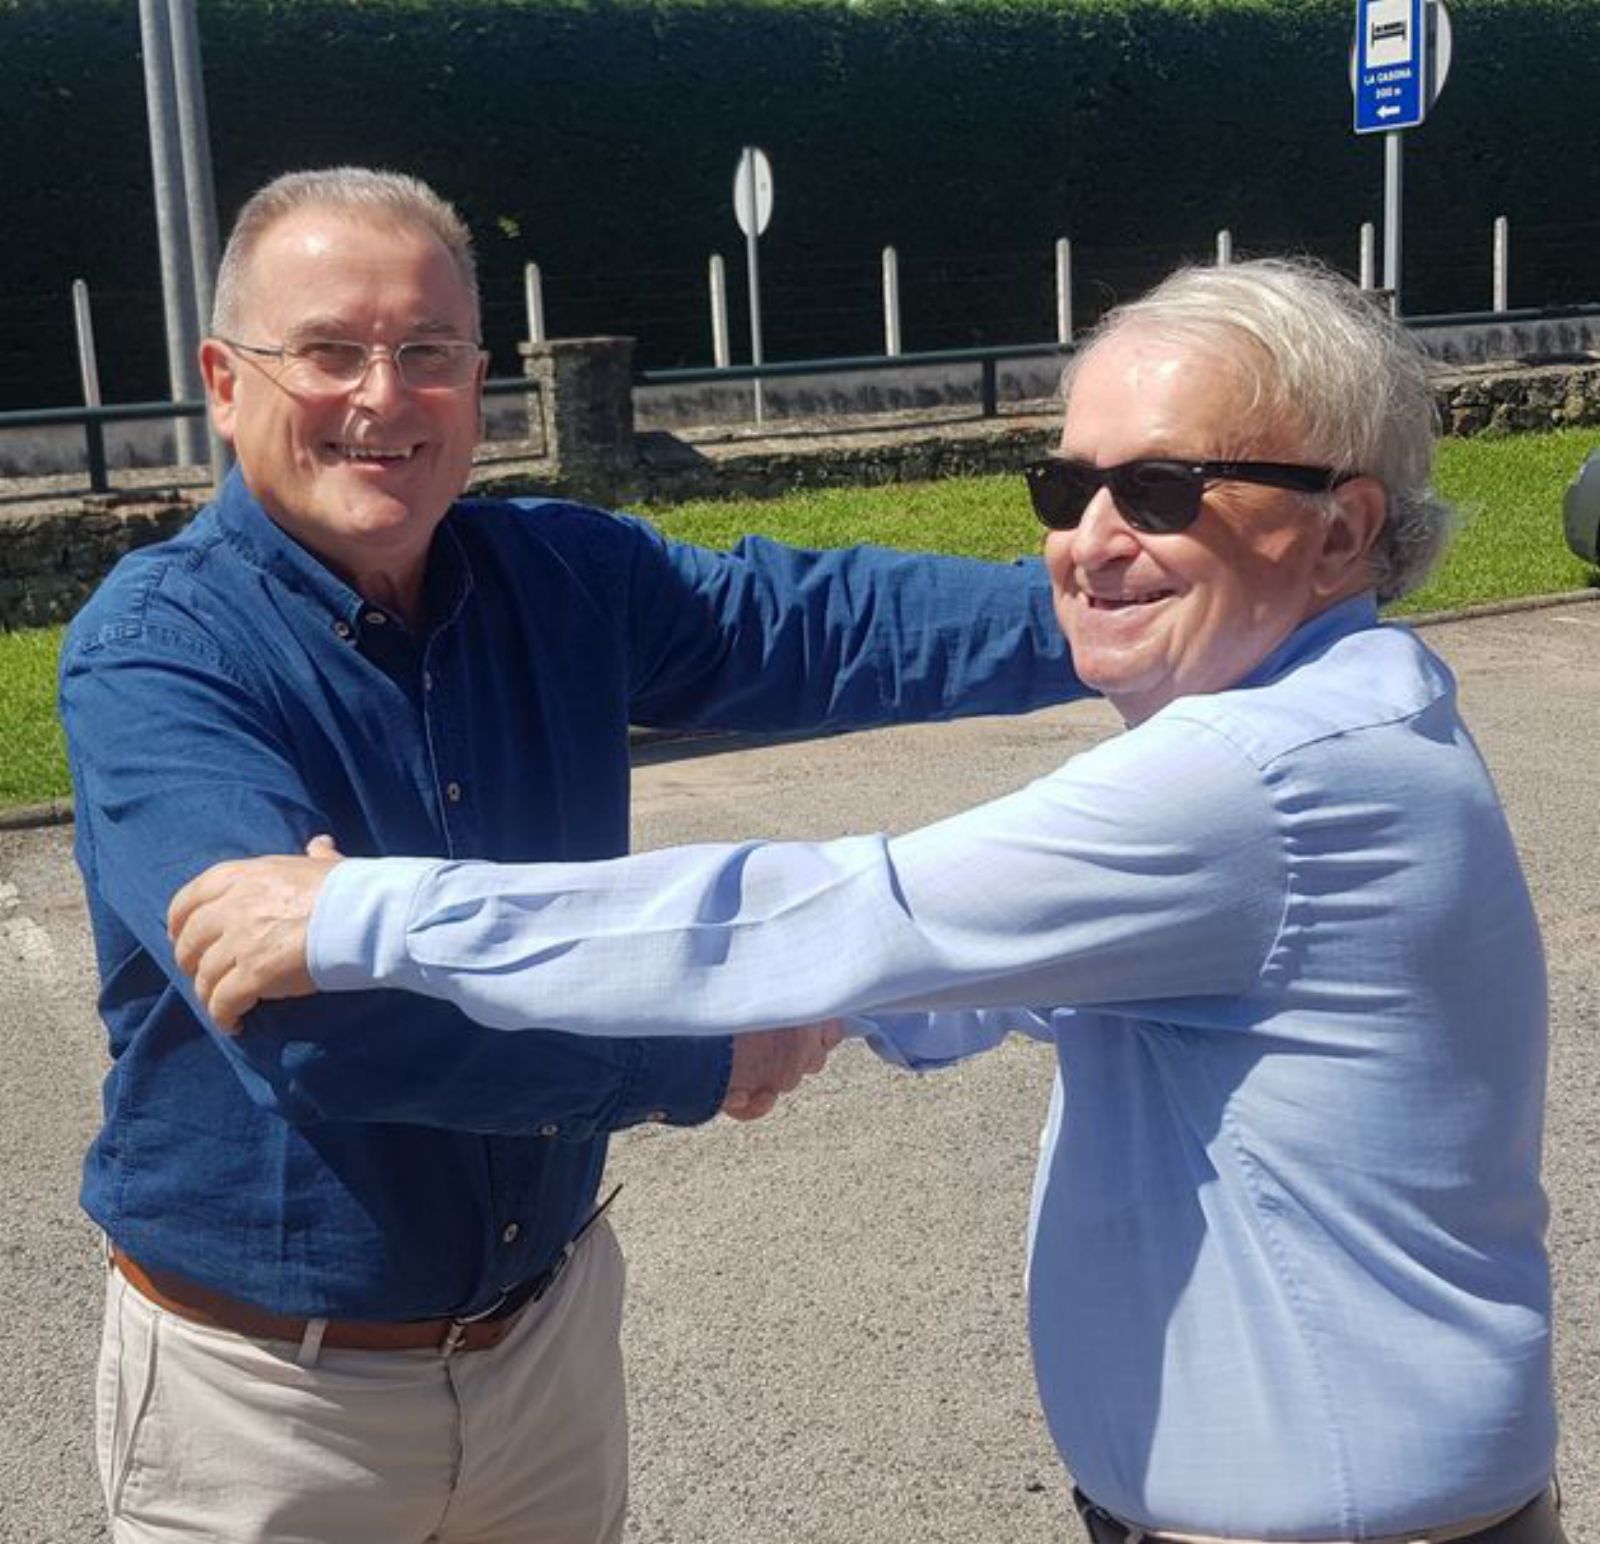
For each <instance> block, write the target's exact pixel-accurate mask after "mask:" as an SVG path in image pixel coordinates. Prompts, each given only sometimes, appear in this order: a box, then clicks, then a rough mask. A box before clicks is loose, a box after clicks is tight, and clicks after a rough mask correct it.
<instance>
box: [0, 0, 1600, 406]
mask: <svg viewBox="0 0 1600 1544" xmlns="http://www.w3.org/2000/svg"><path fill="white" fill-rule="evenodd" d="M199 9H200V23H201V31H202V38H203V46H204V50H205V63H206V75H207V82H208V93H209V105H210V113H211V123H212V131H213V142H214V147H215V148H214V154H215V160H216V172H217V182H218V196H219V202H220V205H221V212H222V216H223V219H224V222H226V221H227V219H228V218H229V217H230V216H231V215H232V213H233V211H234V210H235V209H237V207H238V205H239V203H240V202H241V200H242V199H243V198H244V196H245V195H246V194H247V193H248V192H249V191H250V189H252V188H253V187H254V186H256V185H257V184H259V183H260V182H261V181H263V180H264V179H266V178H267V177H269V176H271V175H273V174H274V173H276V172H278V171H281V170H283V169H285V168H288V167H292V166H301V165H312V164H325V163H329V162H333V161H366V162H372V163H376V164H382V165H390V166H398V167H403V168H405V169H408V170H413V171H416V172H418V173H419V174H420V175H422V176H424V177H426V178H427V179H429V180H430V181H432V182H433V183H434V184H435V185H436V186H438V187H439V188H440V190H441V191H443V192H444V193H446V194H447V195H448V196H450V197H452V198H453V199H454V200H455V201H456V202H457V203H458V204H459V205H460V206H461V207H462V209H463V211H464V212H465V213H466V215H467V216H468V218H469V219H470V221H471V223H472V226H473V229H474V230H475V232H476V233H477V237H478V241H479V245H480V250H481V256H482V262H483V268H484V280H485V282H484V293H485V297H486V300H487V301H488V302H489V306H488V328H489V334H490V338H491V341H492V343H493V345H494V348H495V369H496V371H497V372H509V371H510V370H513V369H514V368H515V365H516V359H515V352H514V340H515V337H516V336H517V333H518V331H519V328H520V322H521V300H520V296H521V284H520V275H521V268H522V264H523V263H524V262H526V261H529V260H534V261H537V262H539V263H540V265H541V267H542V268H543V270H544V272H545V275H546V300H547V310H548V314H549V318H550V323H551V326H552V329H553V330H555V331H557V332H562V333H567V334H573V333H582V332H613V333H615V332H630V333H633V334H635V335H636V336H638V337H639V339H640V356H639V357H640V361H641V363H643V364H646V365H665V364H673V363H691V362H696V363H697V362H703V361H705V360H706V359H707V358H708V356H709V353H710V345H709V340H708V337H707V326H706V323H705V321H704V314H705V306H704V300H703V294H704V278H703V274H704V264H705V258H706V255H707V254H708V253H709V252H711V251H713V250H717V249H720V250H721V251H722V252H723V253H724V255H725V257H726V258H727V260H728V264H729V271H730V287H731V288H732V289H733V290H734V302H735V309H736V312H737V310H738V308H739V298H740V294H741V291H742V286H741V284H740V282H739V279H740V262H741V258H740V237H739V235H738V232H737V230H736V229H735V227H734V225H733V221H732V215H731V209H730V188H731V178H732V171H733V164H734V161H735V158H736V156H737V153H738V149H739V146H740V145H741V144H744V143H752V142H753V143H758V144H761V145H762V146H764V147H765V148H766V149H767V151H768V153H769V154H770V155H771V157H772V160H773V163H774V167H775V171H776V179H777V211H776V214H775V216H774V220H773V226H772V229H771V231H770V233H769V236H768V238H767V240H766V241H765V242H764V244H763V249H762V250H763V261H764V277H765V279H766V285H765V288H764V294H765V299H766V320H767V332H768V340H767V341H768V354H769V356H771V357H774V358H779V357H798V356H803V355H818V354H825V353H837V352H858V351H864V350H872V349H875V348H877V347H878V346H879V332H878V321H877V316H878V300H877V254H878V249H879V248H880V247H881V246H882V245H883V244H884V243H886V242H893V243H895V244H896V245H897V246H898V248H899V251H900V257H901V281H902V289H903V292H904V306H905V334H906V345H907V347H909V348H932V347H945V346H957V345H960V344H965V343H972V342H1000V341H1016V340H1018V339H1023V338H1029V339H1036V338H1041V337H1044V336H1046V335H1047V334H1048V332H1049V330H1050V328H1051V326H1052V323H1053V300H1052V294H1053V288H1052V272H1051V252H1050V248H1051V244H1052V242H1053V241H1054V240H1055V238H1056V237H1057V236H1061V235H1070V236H1072V237H1073V238H1074V248H1075V258H1076V266H1077V273H1078V278H1079V281H1080V310H1081V311H1082V312H1085V313H1087V312H1092V311H1093V310H1096V309H1098V308H1099V306H1100V305H1102V304H1103V303H1104V302H1105V301H1106V300H1108V299H1111V298H1114V297H1115V296H1116V295H1125V294H1128V293H1130V292H1133V291H1135V290H1137V289H1139V288H1141V287H1143V286H1144V285H1145V284H1146V283H1147V282H1149V280H1150V279H1152V278H1153V277H1155V276H1156V275H1157V274H1158V273H1160V272H1162V271H1164V270H1165V269H1166V268H1168V267H1170V266H1171V265H1172V264H1173V263H1174V262H1176V261H1178V260H1179V259H1181V258H1183V257H1186V256H1187V257H1203V256H1205V255H1207V254H1208V253H1209V251H1210V249H1211V244H1212V240H1213V234H1214V232H1215V230H1216V228H1217V227H1218V226H1222V225H1226V226H1228V227H1229V228H1231V229H1232V230H1233V231H1234V232H1235V240H1236V249H1237V250H1238V251H1240V252H1241V253H1249V252H1253V251H1280V250H1285V249H1289V250H1309V251H1315V252H1318V253H1320V254H1322V255H1324V256H1326V257H1328V258H1330V259H1332V260H1334V261H1336V262H1338V263H1340V264H1341V265H1343V266H1346V267H1349V266H1352V265H1353V263H1354V260H1355V243H1356V230H1357V227H1358V226H1359V224H1360V223H1361V221H1363V220H1369V219H1370V220H1377V219H1378V218H1379V216H1380V214H1381V203H1382V152H1381V146H1380V143H1379V141H1378V140H1377V139H1376V138H1368V139H1364V140H1357V139H1355V138H1354V136H1353V135H1352V134H1351V133H1350V99H1349V92H1348V88H1347V83H1346V78H1345V59H1346V55H1347V51H1348V48H1349V36H1350V28H1351V20H1352V14H1353V6H1352V5H1351V4H1350V3H1349V0H1280V3H1278V4H1272V5H1268V4H1263V3H1259V0H1256V3H1252V0H942V3H941V0H868V3H866V4H861V5H850V4H845V3H842V0H793V3H779V0H732V3H719V4H710V3H696V0H620V3H619V0H571V3H562V0H448V3H444V0H439V3H427V0H359V3H358V0H200V7H199ZM1452 14H1453V16H1454V18H1455V24H1456V56H1457V58H1456V66H1455V70H1454V73H1453V75H1452V78H1451V81H1450V84H1449V86H1448V88H1447V90H1446V92H1445V95H1444V98H1443V100H1442V102H1441V103H1440V105H1439V106H1438V108H1437V109H1436V111H1435V113H1434V116H1433V117H1432V118H1430V120H1429V122H1428V123H1427V125H1426V126H1425V127H1424V128H1422V129H1421V130H1419V131H1417V132H1416V133H1414V134H1412V135H1409V136H1408V138H1407V217H1408V227H1407V241H1408V251H1407V302H1408V309H1411V310H1413V311H1421V310H1441V309H1462V308H1468V307H1474V308H1475V307H1478V306H1482V305H1485V304H1487V301H1488V291H1489V229H1490V224H1491V222H1492V220H1493V218H1494V217H1495V216H1496V215H1498V214H1506V215H1509V216H1510V218H1511V221H1512V226H1513V235H1514V240H1515V260H1514V264H1513V280H1514V287H1513V297H1512V298H1513V303H1516V304H1538V303H1542V302H1546V301H1549V302H1556V301H1574V300H1584V299H1593V298H1595V295H1596V290H1597V288H1600V286H1597V284H1596V282H1595V269H1596V264H1595V262H1594V260H1593V259H1592V258H1591V256H1590V252H1591V250H1592V249H1593V248H1594V247H1595V246H1596V244H1597V243H1600V222H1597V219H1596V214H1595V211H1596V210H1600V114H1597V113H1596V112H1595V108H1594V86H1593V64H1594V61H1595V60H1596V59H1600V6H1595V5H1594V4H1592V3H1589V0H1452ZM138 46H139V37H138V17H137V6H136V5H135V4H134V3H133V0H0V145H3V146H4V147H5V148H4V154H5V171H6V177H5V192H4V205H3V207H4V209H5V211H6V215H7V219H6V226H5V228H6V236H7V239H6V241H5V243H4V247H3V250H0V280H3V288H0V402H4V403H5V404H7V405H13V406H15V405H37V404H39V403H41V402H44V401H60V400H71V399H72V397H73V395H74V385H73V376H72V371H71V366H70V352H69V351H70V329H69V324H68V307H67V298H66V291H67V286H68V284H69V283H70V281H71V280H72V279H73V278H74V277H83V278H86V279H88V280H89V282H90V284H91V287H92V289H93V291H94V295H95V299H96V320H97V326H98V328H99V331H100V335H101V345H102V359H103V365H102V370H103V375H104V377H105V386H106V390H107V393H108V395H110V396H113V397H121V398H128V397H133V396H140V395H151V394H155V393H157V392H159V391H160V390H161V388H162V385H163V380H164V370H163V369H162V367H161V365H160V363H159V361H160V358H161V350H160V336H161V334H160V307H159V292H158V274H157V264H156V245H155V231H154V217H153V210H152V197H151V192H150V168H149V152H148V148H147V142H146V132H145V118H144V105H143V94H142V77H141V66H140V61H139V57H138ZM735 323H736V327H737V326H738V325H739V319H738V317H737V316H736V318H735ZM46 350H48V351H49V353H50V354H51V355H52V356H53V357H50V358H48V359H47V358H46V357H44V356H45V351H46Z"/></svg>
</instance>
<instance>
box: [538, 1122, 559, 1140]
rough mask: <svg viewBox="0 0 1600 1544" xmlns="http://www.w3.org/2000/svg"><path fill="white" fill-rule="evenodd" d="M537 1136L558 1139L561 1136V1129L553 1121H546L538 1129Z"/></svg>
mask: <svg viewBox="0 0 1600 1544" xmlns="http://www.w3.org/2000/svg"><path fill="white" fill-rule="evenodd" d="M539 1135H540V1136H542V1137H558V1136H560V1135H561V1128H560V1127H559V1126H558V1125H557V1124H556V1123H555V1122H554V1121H553V1120H547V1121H546V1122H545V1123H544V1125H542V1126H541V1127H540V1128H539Z"/></svg>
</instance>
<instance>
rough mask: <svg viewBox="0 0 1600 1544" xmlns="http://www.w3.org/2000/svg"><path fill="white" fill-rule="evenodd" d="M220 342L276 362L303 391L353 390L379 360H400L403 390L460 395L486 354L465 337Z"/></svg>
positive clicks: (470, 382) (231, 339) (234, 340)
mask: <svg viewBox="0 0 1600 1544" xmlns="http://www.w3.org/2000/svg"><path fill="white" fill-rule="evenodd" d="M218 342H220V343H226V344H227V345H228V347H229V348H232V349H238V350H239V352H240V353H241V354H259V355H260V356H261V357H262V358H265V359H276V360H277V361H278V363H279V364H280V365H282V366H283V374H284V377H285V378H287V379H289V380H290V381H291V383H292V384H294V385H297V386H298V387H299V388H300V389H301V390H303V391H312V392H330V393H331V392H343V391H351V390H353V389H354V388H355V387H356V386H358V385H360V384H361V382H362V381H364V380H365V379H366V378H367V371H368V370H370V369H371V368H372V362H373V360H375V359H378V358H387V359H390V360H393V361H394V367H395V369H396V370H397V371H398V372H399V375H400V380H401V383H402V384H403V385H405V386H406V387H408V388H409V389H410V390H412V391H459V390H461V388H462V387H464V386H470V385H471V384H472V382H473V380H474V379H475V378H476V376H477V373H478V361H479V360H480V359H481V358H482V357H483V349H482V348H481V347H480V346H479V345H478V344H477V343H476V342H470V341H468V340H467V339H465V338H427V339H421V338H419V339H417V340H415V341H414V342H411V343H402V344H400V345H399V346H398V347H396V348H389V347H387V346H386V345H385V344H382V343H352V342H350V341H349V340H347V339H343V338H308V339H307V340H306V341H305V342H304V343H284V344H280V345H279V346H278V347H276V348H268V347H266V346H265V345H263V344H259V343H240V342H239V341H238V340H237V339H234V338H223V337H219V338H218Z"/></svg>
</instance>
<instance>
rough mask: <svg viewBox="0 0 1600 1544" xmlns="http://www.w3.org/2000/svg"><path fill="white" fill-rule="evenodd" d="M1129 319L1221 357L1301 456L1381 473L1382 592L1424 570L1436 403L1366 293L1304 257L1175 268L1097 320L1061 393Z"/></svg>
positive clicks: (1435, 534) (1440, 548) (1415, 353)
mask: <svg viewBox="0 0 1600 1544" xmlns="http://www.w3.org/2000/svg"><path fill="white" fill-rule="evenodd" d="M1130 329H1137V330H1138V332H1139V333H1140V334H1141V335H1147V336H1151V337H1154V338H1156V339H1158V340H1160V341H1162V342H1165V343H1170V344H1172V345H1175V346H1176V347H1178V348H1181V349H1183V350H1185V351H1194V352H1204V353H1206V354H1208V355H1217V356H1219V363H1221V364H1223V365H1225V366H1226V367H1227V368H1229V369H1230V370H1231V371H1232V372H1233V373H1234V374H1235V375H1236V376H1237V377H1238V378H1239V380H1240V382H1241V384H1242V385H1243V386H1244V388H1245V391H1246V393H1247V397H1246V411H1247V412H1248V413H1249V414H1250V416H1251V417H1252V418H1256V417H1257V416H1258V415H1259V418H1260V419H1261V421H1263V422H1265V423H1266V424H1269V425H1271V426H1272V427H1273V428H1274V429H1287V430H1289V431H1290V432H1293V433H1295V434H1296V435H1297V436H1298V438H1299V442H1300V446H1301V454H1302V455H1303V456H1304V457H1305V459H1307V460H1309V461H1314V462H1317V463H1319V464H1325V465H1327V466H1330V467H1332V468H1333V469H1334V470H1335V471H1339V472H1349V473H1362V474H1365V475H1367V476H1370V477H1374V478H1376V479H1377V480H1378V481H1379V482H1381V483H1382V484H1383V487H1384V490H1385V492H1386V493H1387V495H1388V513H1387V517H1386V519H1385V520H1384V524H1383V528H1382V530H1381V531H1380V532H1379V535H1378V538H1377V541H1376V542H1375V544H1374V546H1373V550H1372V553H1371V563H1372V566H1373V579H1374V583H1375V585H1376V587H1377V591H1378V598H1379V599H1380V600H1393V599H1395V598H1396V597H1398V596H1401V595H1405V594H1407V593H1409V592H1410V591H1411V590H1414V589H1416V588H1417V586H1418V585H1420V584H1421V583H1422V582H1423V581H1424V580H1425V579H1426V578H1427V576H1428V574H1429V572H1430V571H1431V570H1432V568H1433V567H1434V565H1435V564H1436V563H1437V562H1438V560H1439V558H1440V557H1441V556H1442V554H1443V552H1444V549H1445V546H1446V544H1447V543H1448V541H1449V539H1450V534H1451V532H1452V530H1453V529H1454V526H1455V513H1454V511H1453V510H1452V509H1451V507H1450V505H1449V504H1447V503H1446V502H1445V501H1444V499H1442V498H1441V497H1440V496H1439V495H1438V494H1437V493H1436V492H1435V491H1434V489H1433V485H1432V473H1433V451H1434V444H1435V441H1436V439H1437V436H1438V411H1437V409H1436V407H1435V405H1434V399H1433V391H1432V388H1431V386H1430V384H1429V378H1428V371H1429V365H1428V360H1427V356H1426V355H1425V354H1424V353H1423V352H1422V350H1421V349H1420V348H1419V347H1418V346H1417V344H1416V342H1415V340H1414V339H1413V338H1412V337H1411V336H1410V334H1409V333H1407V331H1406V330H1405V328H1404V327H1402V326H1401V325H1400V323H1398V322H1397V321H1395V320H1394V319H1393V318H1392V317H1391V316H1390V315H1389V312H1388V310H1387V309H1386V308H1385V307H1384V306H1383V305H1382V304H1381V303H1380V301H1379V299H1378V298H1377V297H1375V296H1372V295H1369V294H1367V293H1365V292H1364V291H1362V290H1360V289H1358V288H1357V287H1356V286H1355V285H1354V284H1352V283H1351V282H1350V281H1349V280H1348V279H1345V278H1343V277H1342V276H1340V275H1339V274H1337V273H1334V272H1333V271H1332V270H1331V269H1329V268H1325V267H1323V266H1322V265H1321V264H1319V263H1315V262H1311V261H1309V260H1304V259H1281V258H1268V259H1261V260H1257V261H1252V262H1244V263H1234V264H1230V265H1228V266H1226V267H1217V268H1201V267H1192V268H1180V269H1179V270H1178V271H1177V272H1176V273H1174V274H1172V275H1171V276H1170V277H1168V278H1167V279H1165V280H1163V281H1162V282H1161V283H1160V284H1158V285H1157V286H1156V287H1155V289H1153V290H1151V291H1150V292H1149V293H1148V294H1147V295H1145V296H1143V297H1141V298H1140V299H1138V300H1135V301H1131V302H1129V303H1128V304H1127V305H1123V306H1119V307H1117V308H1116V309H1115V310H1114V311H1112V312H1110V313H1109V314H1108V315H1107V316H1106V317H1105V318H1104V319H1103V320H1102V321H1101V323H1100V325H1099V326H1098V327H1097V328H1096V329H1095V330H1094V332H1093V333H1092V334H1090V336H1089V338H1088V339H1087V341H1086V342H1085V343H1084V345H1083V346H1082V347H1080V348H1079V350H1078V351H1077V352H1076V353H1075V354H1074V355H1073V357H1072V360H1071V362H1070V363H1069V364H1068V366H1067V368H1066V371H1065V372H1064V374H1063V376H1062V396H1063V398H1064V399H1065V398H1066V397H1068V396H1069V395H1070V393H1071V390H1072V382H1073V380H1074V378H1075V376H1076V374H1077V372H1078V371H1079V370H1080V369H1082V367H1083V363H1084V360H1085V359H1086V358H1088V357H1090V356H1091V355H1092V354H1093V353H1094V351H1095V349H1096V348H1097V347H1099V346H1100V344H1102V343H1104V342H1105V341H1106V340H1107V339H1109V338H1112V337H1115V336H1117V335H1119V334H1122V333H1124V332H1127V331H1129V330H1130ZM1326 497H1328V498H1330V499H1331V498H1332V497H1333V495H1331V494H1330V495H1327V496H1326Z"/></svg>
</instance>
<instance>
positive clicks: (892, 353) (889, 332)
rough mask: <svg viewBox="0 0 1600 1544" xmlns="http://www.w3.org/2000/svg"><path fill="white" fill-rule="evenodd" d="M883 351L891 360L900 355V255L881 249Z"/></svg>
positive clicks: (891, 248) (888, 249)
mask: <svg viewBox="0 0 1600 1544" xmlns="http://www.w3.org/2000/svg"><path fill="white" fill-rule="evenodd" d="M883 351H884V353H885V354H887V355H888V356H889V357H890V358H891V359H893V358H895V357H897V356H898V355H899V353H900V254H899V253H898V252H896V251H895V249H894V248H893V247H885V248H884V249H883Z"/></svg>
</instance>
